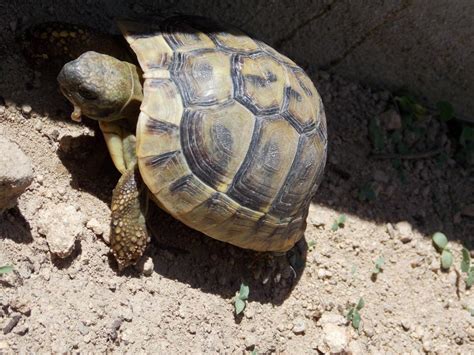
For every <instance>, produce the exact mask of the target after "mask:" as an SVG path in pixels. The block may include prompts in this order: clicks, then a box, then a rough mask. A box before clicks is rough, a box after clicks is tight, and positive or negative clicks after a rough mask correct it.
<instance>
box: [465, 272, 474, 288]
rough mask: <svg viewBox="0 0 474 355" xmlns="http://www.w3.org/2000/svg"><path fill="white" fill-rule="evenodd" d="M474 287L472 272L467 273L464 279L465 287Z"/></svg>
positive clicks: (473, 273)
mask: <svg viewBox="0 0 474 355" xmlns="http://www.w3.org/2000/svg"><path fill="white" fill-rule="evenodd" d="M472 285H474V272H472V271H469V272H468V274H467V279H466V286H467V287H468V288H469V287H471V286H472Z"/></svg>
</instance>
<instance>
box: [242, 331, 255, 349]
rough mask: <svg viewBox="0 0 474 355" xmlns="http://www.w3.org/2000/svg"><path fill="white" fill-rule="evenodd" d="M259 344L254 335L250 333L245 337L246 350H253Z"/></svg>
mask: <svg viewBox="0 0 474 355" xmlns="http://www.w3.org/2000/svg"><path fill="white" fill-rule="evenodd" d="M256 344H257V337H256V336H255V334H253V333H249V334H247V335H246V336H245V348H246V349H252V348H254V347H255V345H256Z"/></svg>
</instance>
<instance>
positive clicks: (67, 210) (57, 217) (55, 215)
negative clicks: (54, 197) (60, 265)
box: [38, 203, 85, 258]
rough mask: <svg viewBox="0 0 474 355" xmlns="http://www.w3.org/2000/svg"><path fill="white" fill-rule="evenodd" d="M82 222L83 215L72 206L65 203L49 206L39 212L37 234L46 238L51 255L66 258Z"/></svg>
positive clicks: (81, 226) (77, 235)
mask: <svg viewBox="0 0 474 355" xmlns="http://www.w3.org/2000/svg"><path fill="white" fill-rule="evenodd" d="M84 222H85V220H84V215H83V214H82V212H81V211H78V210H77V209H76V208H75V207H74V206H71V205H68V204H65V203H59V204H56V205H49V206H46V207H45V208H43V210H41V211H40V214H39V218H38V232H39V233H40V234H43V235H44V236H46V241H47V242H48V246H49V250H50V251H51V253H52V254H54V255H56V256H58V257H60V258H66V257H68V256H69V255H71V253H72V251H73V249H74V245H75V242H76V238H77V237H79V235H80V234H81V233H82V229H83V225H84Z"/></svg>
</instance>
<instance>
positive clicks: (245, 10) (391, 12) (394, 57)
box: [0, 0, 474, 120]
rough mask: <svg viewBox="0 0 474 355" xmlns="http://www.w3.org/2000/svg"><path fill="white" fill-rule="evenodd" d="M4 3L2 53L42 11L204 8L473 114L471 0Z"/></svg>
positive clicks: (305, 55)
mask: <svg viewBox="0 0 474 355" xmlns="http://www.w3.org/2000/svg"><path fill="white" fill-rule="evenodd" d="M0 11H1V13H2V18H1V20H0V26H1V31H0V55H2V53H5V52H6V51H8V49H9V47H10V46H11V45H14V42H15V35H16V34H17V33H15V32H18V31H19V30H20V29H21V27H22V26H24V25H29V24H32V23H37V22H42V21H51V20H54V21H67V22H75V23H82V24H88V25H90V26H93V27H97V28H100V29H102V30H106V31H117V30H116V28H115V25H114V22H113V19H114V18H117V17H119V18H123V17H132V18H143V17H155V16H167V15H170V14H173V13H185V14H195V15H204V16H209V17H212V18H215V19H218V20H221V21H225V22H228V23H231V24H234V25H236V26H238V27H241V28H242V29H244V30H245V31H247V32H248V33H250V34H252V35H254V36H255V37H257V38H259V39H262V40H264V41H265V42H267V43H268V44H270V45H273V46H275V47H276V48H277V49H278V50H280V51H281V52H283V53H285V54H287V55H288V56H289V57H291V58H292V59H294V60H295V61H296V62H297V63H299V64H300V65H302V66H304V67H306V68H309V69H310V70H316V69H318V68H322V69H324V70H329V71H333V72H336V73H338V74H339V75H342V76H345V77H347V78H349V79H352V80H358V81H360V82H362V83H366V84H369V85H375V86H379V87H386V88H388V89H390V90H396V89H399V88H408V89H409V90H410V91H412V92H413V93H414V94H416V95H418V96H420V97H422V98H426V99H427V101H428V102H429V103H431V104H434V103H436V101H438V100H447V101H450V102H451V103H453V105H454V106H455V109H456V111H457V113H458V114H459V115H460V116H463V117H464V118H467V119H471V120H473V119H474V100H471V96H472V93H473V91H474V90H473V89H474V56H473V54H474V53H473V52H474V1H472V0H373V1H364V0H320V1H311V0H296V1H295V0H293V1H290V0H267V1H263V0H255V1H249V0H247V1H245V0H221V1H196V0H168V1H164V0H146V1H136V2H131V1H126V0H115V1H93V0H81V1H79V0H77V1H68V0H64V1H61V2H58V1H52V0H44V1H41V2H40V1H32V0H30V1H9V2H6V1H5V2H3V1H0Z"/></svg>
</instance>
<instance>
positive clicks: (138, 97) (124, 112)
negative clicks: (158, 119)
mask: <svg viewBox="0 0 474 355" xmlns="http://www.w3.org/2000/svg"><path fill="white" fill-rule="evenodd" d="M123 63H125V64H127V66H128V68H129V70H130V83H131V89H130V97H129V98H128V100H127V102H126V103H125V104H124V105H123V107H122V109H121V110H120V111H119V112H118V113H117V115H116V116H112V117H110V119H109V120H110V121H113V120H121V119H125V120H127V121H128V122H129V124H131V127H136V124H137V121H138V115H139V113H140V105H141V102H142V100H143V91H142V84H141V81H140V76H139V73H138V68H137V67H136V66H135V65H133V64H130V63H127V62H123Z"/></svg>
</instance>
